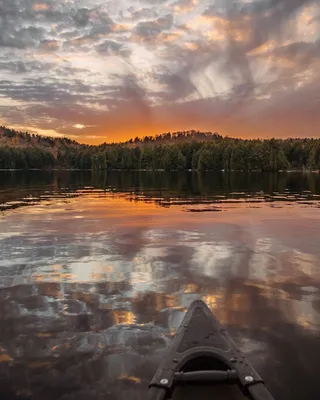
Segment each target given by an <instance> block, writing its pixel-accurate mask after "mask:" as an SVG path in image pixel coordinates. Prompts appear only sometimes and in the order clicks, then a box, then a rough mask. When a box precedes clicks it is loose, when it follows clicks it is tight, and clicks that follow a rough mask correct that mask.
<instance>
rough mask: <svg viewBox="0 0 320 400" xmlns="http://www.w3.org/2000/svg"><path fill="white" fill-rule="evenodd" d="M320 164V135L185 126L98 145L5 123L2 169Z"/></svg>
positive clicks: (282, 167)
mask: <svg viewBox="0 0 320 400" xmlns="http://www.w3.org/2000/svg"><path fill="white" fill-rule="evenodd" d="M34 168H36V169H51V168H72V169H75V168H76V169H93V170H112V169H120V170H132V169H147V170H159V169H160V170H161V169H163V170H190V169H192V170H215V171H220V170H225V171H233V170H241V171H252V170H260V171H279V170H287V169H297V170H306V169H316V170H319V169H320V140H319V139H285V140H282V139H268V140H260V139H252V140H246V139H236V138H229V137H222V136H221V135H219V134H218V133H212V132H200V131H195V130H191V131H182V132H173V133H170V132H168V133H163V134H159V135H156V136H144V137H142V138H138V137H136V138H135V139H130V140H128V141H126V142H122V143H102V144H100V145H97V146H92V145H86V144H80V143H78V142H76V141H74V140H71V139H68V138H53V137H45V136H41V135H34V134H29V133H28V132H18V131H15V130H13V129H8V128H6V127H4V126H2V127H0V169H34Z"/></svg>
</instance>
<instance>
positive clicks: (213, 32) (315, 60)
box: [0, 0, 320, 142]
mask: <svg viewBox="0 0 320 400" xmlns="http://www.w3.org/2000/svg"><path fill="white" fill-rule="evenodd" d="M319 93H320V4H319V1H318V0H310V1H308V0H252V1H248V0H238V1H237V0H201V1H200V0H144V1H138V0H132V1H129V0H121V1H118V2H114V1H102V0H81V1H78V2H73V1H70V0H55V1H53V0H38V1H37V0H0V123H1V124H7V125H9V126H11V127H13V128H17V129H24V130H26V129H28V130H31V131H33V132H35V131H37V132H39V133H43V134H53V135H55V134H57V135H58V134H65V135H73V137H74V138H76V139H78V140H79V141H82V142H90V141H91V142H92V140H93V139H92V138H94V141H95V142H103V141H105V140H108V141H116V140H123V139H128V138H130V137H132V136H136V135H139V136H142V135H150V134H155V133H161V132H163V131H169V130H171V131H174V130H184V129H192V128H195V129H205V130H212V131H219V132H220V133H221V134H228V135H232V136H242V137H270V136H282V137H287V136H320V132H319V127H320V114H319V112H318V111H317V110H318V109H319V107H320V95H319ZM80 127H81V129H80Z"/></svg>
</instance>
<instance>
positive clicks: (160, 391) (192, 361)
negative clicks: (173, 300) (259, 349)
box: [148, 300, 274, 400]
mask: <svg viewBox="0 0 320 400" xmlns="http://www.w3.org/2000/svg"><path fill="white" fill-rule="evenodd" d="M197 397H199V399H201V400H206V399H215V400H219V399H221V400H226V399H228V400H240V399H251V400H274V398H273V396H272V395H271V393H270V392H269V391H268V390H267V388H266V386H265V384H264V382H263V380H262V378H261V377H260V376H259V374H258V373H257V371H256V370H255V369H254V368H253V366H252V365H251V364H250V362H249V361H248V360H247V358H246V357H245V356H244V355H243V354H242V353H241V351H240V350H239V349H238V348H237V347H236V345H235V343H234V342H233V340H232V339H231V338H230V336H229V334H228V333H227V331H226V329H225V328H223V326H222V325H221V324H220V323H219V321H218V320H217V319H216V318H215V316H214V315H213V313H212V312H211V311H210V309H209V308H208V307H207V305H206V304H205V303H204V302H203V301H201V300H195V301H193V302H192V304H191V305H190V307H189V309H188V311H187V313H186V315H185V316H184V319H183V321H182V323H181V325H180V327H179V328H178V330H177V333H176V335H175V336H174V339H173V341H172V343H171V345H170V347H169V348H168V350H167V353H166V355H165V356H164V358H163V360H162V361H161V363H160V365H159V368H158V370H157V371H156V373H155V375H154V377H153V379H152V381H151V382H150V384H149V392H148V400H165V399H176V400H179V399H181V400H182V399H184V400H187V399H196V398H197Z"/></svg>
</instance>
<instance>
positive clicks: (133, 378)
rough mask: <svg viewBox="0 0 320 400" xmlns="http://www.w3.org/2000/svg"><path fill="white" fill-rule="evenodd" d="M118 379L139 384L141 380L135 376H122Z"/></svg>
mask: <svg viewBox="0 0 320 400" xmlns="http://www.w3.org/2000/svg"><path fill="white" fill-rule="evenodd" d="M118 379H120V380H122V381H123V380H126V381H130V382H133V383H141V379H140V378H138V377H137V376H128V375H125V374H123V375H120V376H119V378H118Z"/></svg>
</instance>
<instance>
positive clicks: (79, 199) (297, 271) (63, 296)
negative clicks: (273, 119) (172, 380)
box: [0, 172, 320, 400]
mask: <svg viewBox="0 0 320 400" xmlns="http://www.w3.org/2000/svg"><path fill="white" fill-rule="evenodd" d="M1 174H2V173H1ZM249 175H250V176H246V175H245V174H235V175H233V174H229V175H228V176H226V175H224V174H211V175H210V174H205V175H195V174H184V173H183V174H166V173H164V174H161V173H158V174H150V173H145V174H143V173H129V172H128V173H111V174H106V175H105V174H104V175H102V176H97V175H91V174H83V173H52V174H51V173H35V175H33V174H31V176H30V175H27V176H25V175H23V174H13V175H12V174H11V173H10V174H8V173H5V174H4V175H3V176H2V175H1V177H2V178H3V179H2V180H1V190H0V193H1V194H0V196H1V199H2V200H1V201H2V213H1V216H0V254H1V259H0V394H1V396H3V397H4V398H8V399H9V398H12V399H16V398H20V399H21V398H25V399H26V398H28V399H29V398H34V399H42V398H43V397H44V396H45V397H46V398H48V399H55V400H56V399H59V400H60V399H61V400H67V399H76V398H77V399H79V398H80V399H81V398H86V399H102V398H103V399H105V398H110V399H139V398H141V399H142V398H143V397H144V395H145V393H146V390H147V385H148V382H149V380H150V379H151V377H152V375H153V373H154V371H155V369H156V367H157V363H158V361H159V359H160V358H161V356H162V354H163V351H164V349H165V348H166V347H167V345H168V343H169V342H170V340H171V335H172V334H173V333H174V331H175V329H176V328H177V326H178V325H179V323H180V322H181V319H182V317H183V315H184V312H185V310H186V309H187V307H188V305H189V304H190V302H191V301H192V300H193V299H195V298H202V299H204V300H205V301H206V302H207V304H208V305H209V306H210V307H211V308H212V309H213V310H214V311H215V313H216V315H217V317H218V318H219V319H220V321H221V322H222V323H224V324H225V325H227V326H228V327H229V329H230V332H231V334H232V335H233V336H234V338H235V339H236V340H237V341H238V343H239V344H241V346H242V347H243V349H244V350H245V351H246V352H247V354H248V356H249V358H250V359H251V360H252V361H253V363H254V364H255V365H256V366H257V369H258V370H259V371H260V372H261V374H262V375H263V376H264V377H265V379H266V381H267V382H268V383H269V384H270V387H271V389H272V391H273V392H274V394H275V395H276V396H279V398H282V399H300V398H317V395H318V397H319V394H320V393H319V388H318V385H317V375H318V374H317V372H316V371H317V368H318V367H319V362H318V359H319V355H320V341H319V335H320V270H319V268H318V265H319V261H320V248H319V239H320V217H319V215H318V210H317V208H318V207H319V198H320V191H319V189H320V186H319V175H315V174H311V175H308V174H278V175H276V176H275V175H272V174H271V175H264V176H261V174H257V175H255V174H249ZM30 199H32V200H30ZM29 200H30V201H29ZM306 201H307V204H306ZM271 204H272V205H276V207H270V205H271ZM26 205H28V207H23V206H26ZM191 207H192V209H197V210H202V211H204V210H208V209H212V207H219V208H220V209H222V210H223V212H219V213H215V212H185V211H192V210H191ZM257 207H258V208H257ZM293 356H294V359H295V362H292V357H293ZM301 381H303V382H305V383H306V385H301Z"/></svg>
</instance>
